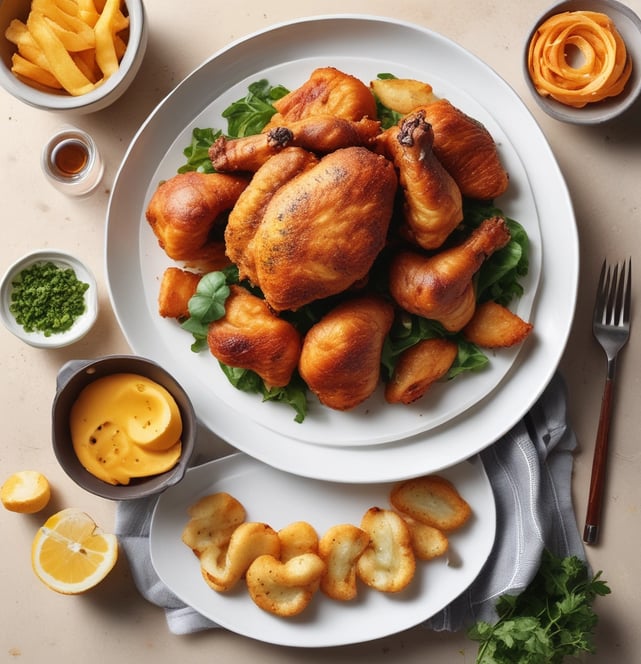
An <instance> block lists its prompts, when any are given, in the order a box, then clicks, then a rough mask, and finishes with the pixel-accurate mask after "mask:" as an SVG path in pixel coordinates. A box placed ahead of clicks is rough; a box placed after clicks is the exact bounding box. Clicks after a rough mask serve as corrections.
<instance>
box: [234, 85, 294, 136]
mask: <svg viewBox="0 0 641 664" xmlns="http://www.w3.org/2000/svg"><path fill="white" fill-rule="evenodd" d="M288 92H289V91H288V90H287V88H285V87H283V86H282V85H277V86H271V85H270V84H269V82H268V81H267V80H266V79H261V80H260V81H256V82H255V83H252V84H251V85H250V86H249V88H248V91H247V94H246V95H245V97H243V98H242V99H239V100H238V101H235V102H233V103H232V104H230V105H229V107H227V108H226V109H225V110H224V111H223V114H222V115H223V118H225V119H226V120H227V135H228V136H231V137H234V138H240V137H242V136H252V135H254V134H259V133H260V132H261V131H262V130H263V128H264V127H265V125H266V124H267V123H268V122H269V121H270V120H271V118H272V116H273V115H274V114H275V113H276V109H275V108H274V106H273V102H275V101H276V100H277V99H280V98H281V97H284V96H285V95H286V94H287V93H288Z"/></svg>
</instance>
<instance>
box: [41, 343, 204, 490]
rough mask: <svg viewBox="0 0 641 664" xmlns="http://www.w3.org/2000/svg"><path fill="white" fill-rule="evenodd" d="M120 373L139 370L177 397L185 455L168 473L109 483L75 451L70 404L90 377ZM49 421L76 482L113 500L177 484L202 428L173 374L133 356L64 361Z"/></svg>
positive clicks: (64, 464) (58, 454) (64, 465)
mask: <svg viewBox="0 0 641 664" xmlns="http://www.w3.org/2000/svg"><path fill="white" fill-rule="evenodd" d="M116 373H136V374H139V375H142V376H145V377H146V378H149V379H150V380H153V381H155V382H157V383H159V384H160V385H162V386H163V387H164V388H165V389H167V390H168V391H169V392H170V393H171V394H172V396H173V397H174V399H175V400H176V403H177V404H178V408H179V410H180V414H181V417H182V424H183V433H182V454H181V456H180V459H179V460H178V463H177V464H176V465H175V466H174V467H173V468H172V469H171V470H168V471H167V472H165V473H162V474H160V475H153V476H151V477H146V478H139V479H133V480H132V481H131V483H130V484H128V485H112V484H109V483H108V482H104V481H102V480H101V479H99V478H97V477H95V476H94V475H92V474H91V473H90V472H89V471H88V470H86V469H85V468H84V466H83V465H82V464H81V463H80V461H79V460H78V457H77V456H76V453H75V452H74V449H73V444H72V441H71V433H70V427H69V415H70V411H71V407H72V406H73V404H74V402H75V401H76V399H77V398H78V395H79V394H80V392H81V391H82V390H83V389H84V388H85V387H86V386H87V385H89V383H91V382H92V381H94V380H96V379H98V378H102V377H103V376H109V375H111V374H116ZM51 421H52V442H53V449H54V453H55V455H56V458H57V460H58V462H59V463H60V465H61V466H62V468H63V470H64V471H65V472H66V473H67V475H68V476H69V477H70V478H71V479H72V480H73V481H74V482H75V483H76V484H78V486H80V487H82V488H83V489H85V490H86V491H89V492H90V493H93V494H95V495H97V496H101V497H102V498H108V499H110V500H133V499H137V498H145V497H148V496H152V495H155V494H159V493H161V492H162V491H164V490H165V489H167V488H169V487H170V486H173V485H174V484H176V483H178V482H179V481H180V480H181V479H182V478H183V476H184V474H185V471H186V470H187V466H188V465H189V460H190V458H191V456H192V454H193V451H194V446H195V441H196V435H197V426H198V424H197V420H196V415H195V413H194V409H193V406H192V404H191V401H190V399H189V397H188V396H187V393H186V392H185V391H184V390H183V388H182V387H181V386H180V385H179V384H178V382H177V381H176V380H175V379H174V378H173V376H171V374H169V373H168V372H167V371H165V369H163V368H162V367H161V366H160V365H158V364H156V363H155V362H152V361H151V360H147V359H145V358H142V357H136V356H129V355H110V356H106V357H101V358H97V359H93V360H72V361H70V362H67V363H66V364H65V365H63V366H62V367H61V369H60V371H59V372H58V376H57V380H56V395H55V397H54V400H53V406H52V412H51Z"/></svg>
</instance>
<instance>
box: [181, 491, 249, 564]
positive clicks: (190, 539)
mask: <svg viewBox="0 0 641 664" xmlns="http://www.w3.org/2000/svg"><path fill="white" fill-rule="evenodd" d="M188 513H189V516H190V517H191V518H190V520H189V522H188V523H187V525H186V526H185V528H184V530H183V532H182V541H183V542H184V543H185V544H186V545H187V546H188V547H189V548H190V549H191V550H192V551H193V552H194V553H195V554H196V556H198V557H200V556H201V555H202V554H203V552H204V551H205V550H206V549H213V550H214V551H215V552H214V553H213V555H214V557H216V558H218V559H220V557H221V556H224V554H225V553H226V551H227V547H228V545H229V540H230V538H231V536H232V533H233V532H234V530H236V528H237V527H238V526H239V525H240V524H241V523H243V521H244V520H245V508H244V507H243V506H242V504H241V503H239V502H238V500H236V498H234V497H233V496H230V495H229V494H228V493H225V492H224V491H221V492H219V493H214V494H211V495H208V496H205V497H204V498H201V499H200V500H199V501H198V502H196V503H194V504H193V505H192V506H191V507H190V508H189V512H188Z"/></svg>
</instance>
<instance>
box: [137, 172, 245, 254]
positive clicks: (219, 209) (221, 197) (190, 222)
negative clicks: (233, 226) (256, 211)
mask: <svg viewBox="0 0 641 664" xmlns="http://www.w3.org/2000/svg"><path fill="white" fill-rule="evenodd" d="M248 182H249V180H248V179H247V178H245V177H240V176H235V175H225V174H222V173H197V172H188V173H179V174H178V175H174V176H173V177H172V178H170V179H169V180H166V181H165V182H163V183H162V184H161V185H160V186H159V187H158V189H156V191H155V192H154V194H153V196H152V197H151V200H150V201H149V204H148V206H147V211H146V216H147V221H148V222H149V225H150V226H151V228H152V230H153V232H154V234H155V236H156V238H157V239H158V244H159V245H160V246H161V247H162V248H163V249H164V250H165V253H166V254H167V255H168V256H169V257H170V258H173V259H174V260H178V261H188V262H191V263H196V262H200V261H207V260H213V259H215V258H218V259H219V260H220V261H221V264H222V265H224V264H228V262H229V261H228V260H227V259H226V258H225V247H224V243H223V241H222V231H221V237H220V238H219V239H218V240H217V241H216V240H212V238H211V233H212V231H213V229H214V227H215V226H216V224H217V222H218V221H220V219H221V217H223V216H224V215H225V214H226V213H227V212H229V210H231V208H232V207H233V206H234V204H235V203H236V201H237V200H238V197H239V196H240V194H241V192H242V191H243V190H244V189H245V187H246V186H247V184H248ZM221 227H222V225H221Z"/></svg>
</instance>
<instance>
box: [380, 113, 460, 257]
mask: <svg viewBox="0 0 641 664" xmlns="http://www.w3.org/2000/svg"><path fill="white" fill-rule="evenodd" d="M378 142H379V144H380V145H381V146H382V148H383V150H384V152H385V154H386V155H387V156H388V157H389V158H390V159H391V160H392V161H393V162H394V165H395V166H396V168H397V169H398V172H399V182H400V184H401V187H402V188H403V192H404V201H403V208H404V225H403V227H402V233H403V235H404V236H405V237H406V239H409V240H410V241H412V242H414V243H415V244H418V245H419V246H420V247H422V248H423V249H436V248H438V247H440V246H441V245H442V244H443V242H445V240H446V239H447V237H448V235H449V234H450V233H451V232H452V231H453V230H454V228H456V226H458V224H459V223H460V221H461V220H462V219H463V201H462V197H461V192H460V190H459V188H458V186H457V184H456V182H454V180H453V178H452V176H451V175H450V174H449V173H448V172H447V171H446V170H445V169H444V168H443V166H442V165H441V162H440V161H439V160H438V159H437V158H436V156H435V154H434V151H433V150H432V145H433V143H434V132H433V131H432V127H431V126H430V124H429V123H427V122H426V121H425V113H424V112H423V111H419V112H417V113H412V114H410V115H408V116H407V117H405V118H404V119H403V120H401V121H400V122H399V124H398V126H395V127H390V128H389V129H388V130H387V131H385V132H384V133H383V134H382V135H381V136H380V137H379V141H378Z"/></svg>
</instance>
